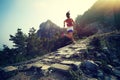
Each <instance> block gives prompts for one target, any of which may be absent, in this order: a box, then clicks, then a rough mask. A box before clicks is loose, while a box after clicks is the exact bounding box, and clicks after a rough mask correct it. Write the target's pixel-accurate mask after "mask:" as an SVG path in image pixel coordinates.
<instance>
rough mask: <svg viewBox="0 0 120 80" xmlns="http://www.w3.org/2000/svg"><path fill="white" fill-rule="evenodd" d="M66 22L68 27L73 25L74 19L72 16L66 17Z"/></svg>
mask: <svg viewBox="0 0 120 80" xmlns="http://www.w3.org/2000/svg"><path fill="white" fill-rule="evenodd" d="M65 22H66V23H67V26H68V27H70V26H73V19H71V18H69V19H66V20H65Z"/></svg>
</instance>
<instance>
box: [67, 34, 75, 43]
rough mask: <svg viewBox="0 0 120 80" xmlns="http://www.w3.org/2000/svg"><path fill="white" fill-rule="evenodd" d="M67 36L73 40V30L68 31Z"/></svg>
mask: <svg viewBox="0 0 120 80" xmlns="http://www.w3.org/2000/svg"><path fill="white" fill-rule="evenodd" d="M68 36H69V38H70V39H71V40H72V41H73V42H75V39H74V36H73V32H69V33H68Z"/></svg>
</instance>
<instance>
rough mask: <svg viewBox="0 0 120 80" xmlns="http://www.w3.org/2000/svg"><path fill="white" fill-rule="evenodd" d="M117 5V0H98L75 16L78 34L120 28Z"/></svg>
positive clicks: (82, 34) (119, 12)
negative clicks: (82, 12)
mask: <svg viewBox="0 0 120 80" xmlns="http://www.w3.org/2000/svg"><path fill="white" fill-rule="evenodd" d="M119 5H120V1H119V0H98V1H97V2H96V3H95V4H94V5H93V6H92V7H91V8H90V9H88V10H87V11H86V12H85V13H84V14H83V15H82V16H81V15H80V17H79V16H78V18H76V24H77V25H76V27H77V31H78V34H79V36H89V35H93V34H95V33H104V32H110V31H113V30H120V23H119V21H120V6H119Z"/></svg>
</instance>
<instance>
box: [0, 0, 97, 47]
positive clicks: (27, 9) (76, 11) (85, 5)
mask: <svg viewBox="0 0 120 80" xmlns="http://www.w3.org/2000/svg"><path fill="white" fill-rule="evenodd" d="M95 1H97V0H0V47H1V46H2V45H3V44H6V45H8V46H11V42H10V41H9V38H10V37H9V35H10V34H12V35H14V34H15V33H16V32H17V29H18V28H21V29H22V31H23V32H24V33H26V34H27V33H28V32H29V29H30V28H31V27H34V28H35V29H37V30H38V29H39V25H40V23H42V22H45V21H46V20H48V19H49V20H51V21H52V22H54V23H55V24H57V25H58V26H60V27H63V21H64V20H65V19H66V17H65V13H66V12H67V11H69V10H70V13H71V17H72V18H73V19H75V17H77V15H81V14H83V13H84V12H85V11H86V10H88V9H89V8H90V7H91V6H92V5H93V4H94V3H95Z"/></svg>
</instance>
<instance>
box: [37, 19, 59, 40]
mask: <svg viewBox="0 0 120 80" xmlns="http://www.w3.org/2000/svg"><path fill="white" fill-rule="evenodd" d="M60 31H61V29H60V27H59V26H57V25H56V24H54V23H53V22H51V21H50V20H47V21H46V22H43V23H41V24H40V29H39V30H38V31H37V34H38V36H39V37H41V38H53V37H54V36H55V35H57V34H60Z"/></svg>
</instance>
